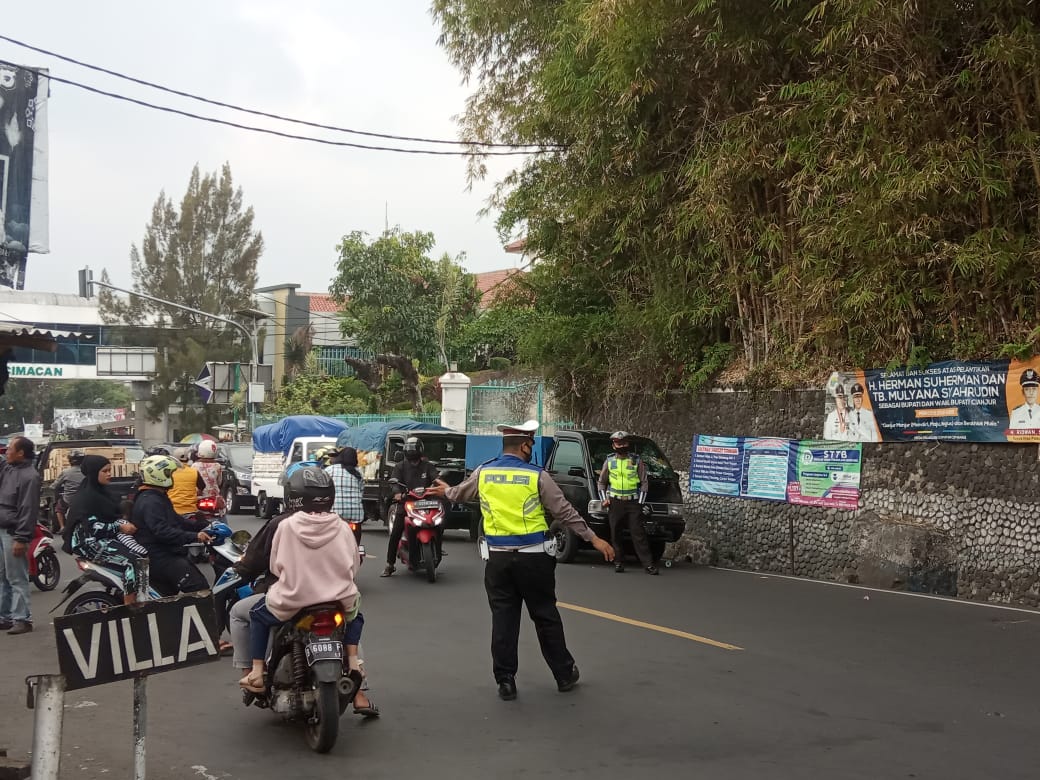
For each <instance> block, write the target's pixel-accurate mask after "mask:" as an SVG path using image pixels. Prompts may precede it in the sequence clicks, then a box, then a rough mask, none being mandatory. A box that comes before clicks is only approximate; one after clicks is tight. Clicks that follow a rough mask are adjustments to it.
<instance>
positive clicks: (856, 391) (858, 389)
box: [852, 382, 863, 395]
mask: <svg viewBox="0 0 1040 780" xmlns="http://www.w3.org/2000/svg"><path fill="white" fill-rule="evenodd" d="M852 395H863V385H861V384H860V383H859V382H856V384H854V385H853V386H852Z"/></svg>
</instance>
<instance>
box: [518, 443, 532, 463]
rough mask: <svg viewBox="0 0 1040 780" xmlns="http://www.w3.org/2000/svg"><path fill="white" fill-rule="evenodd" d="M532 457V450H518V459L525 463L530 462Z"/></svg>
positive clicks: (530, 448)
mask: <svg viewBox="0 0 1040 780" xmlns="http://www.w3.org/2000/svg"><path fill="white" fill-rule="evenodd" d="M532 455H534V448H532V447H528V448H527V450H520V457H521V458H522V459H523V460H524V461H525V462H527V463H530V462H531V456H532Z"/></svg>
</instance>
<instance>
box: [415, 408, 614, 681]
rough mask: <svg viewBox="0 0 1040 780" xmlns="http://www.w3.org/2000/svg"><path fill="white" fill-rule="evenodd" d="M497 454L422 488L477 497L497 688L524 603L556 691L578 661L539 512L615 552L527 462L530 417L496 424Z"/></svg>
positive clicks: (506, 674)
mask: <svg viewBox="0 0 1040 780" xmlns="http://www.w3.org/2000/svg"><path fill="white" fill-rule="evenodd" d="M498 430H499V431H501V433H502V455H501V456H500V457H498V458H496V459H494V460H491V461H488V462H487V463H485V464H483V465H481V466H479V467H478V468H477V469H476V470H474V472H473V473H472V474H471V475H470V476H469V477H468V478H467V479H466V480H465V481H464V482H462V483H461V484H459V485H456V486H455V487H448V486H447V485H446V484H445V483H443V482H441V481H438V482H437V483H436V484H435V485H434V486H433V487H432V488H430V489H429V490H428V491H427V495H435V496H446V497H447V498H448V500H450V501H455V502H463V501H470V500H472V499H473V498H474V497H477V496H479V499H480V510H481V514H482V515H483V519H484V536H483V538H482V539H481V543H480V547H481V556H482V557H483V558H484V560H485V561H486V563H485V566H484V588H485V589H486V590H487V594H488V604H489V605H490V606H491V659H492V664H493V671H494V675H495V681H496V682H497V683H498V695H499V696H500V697H502V698H503V699H505V700H507V701H508V700H511V699H515V698H516V671H517V667H518V660H517V643H518V642H519V640H520V613H521V609H522V607H523V605H524V604H527V611H528V614H529V615H530V616H531V620H532V621H534V625H535V631H536V632H537V634H538V643H539V645H540V646H541V649H542V656H543V657H544V658H545V662H546V663H547V664H548V665H549V669H550V670H551V671H552V674H553V677H555V678H556V686H557V689H558V690H559V691H560V692H561V693H562V692H566V691H569V690H571V689H572V688H573V687H574V686H575V685H576V684H577V682H578V667H577V666H575V664H574V658H573V656H571V654H570V651H568V650H567V643H566V641H565V639H564V635H563V621H562V620H561V619H560V611H559V610H558V609H557V607H556V557H555V555H554V552H555V544H554V540H553V538H552V536H551V535H550V533H549V523H548V520H547V519H546V511H548V512H549V513H550V514H551V515H552V517H553V518H554V519H555V520H557V521H558V522H560V523H562V524H564V525H565V526H567V527H568V528H570V530H571V531H573V532H574V533H575V534H577V535H578V536H579V537H581V538H582V539H584V540H585V541H587V542H591V543H592V546H593V547H595V548H596V549H597V550H598V551H599V552H600V553H601V554H602V555H603V557H604V559H606V560H608V561H610V560H613V558H614V550H613V549H612V548H611V546H610V545H609V544H608V543H607V542H606V541H604V540H603V539H600V538H599V537H598V536H596V534H595V533H593V531H592V529H590V528H589V527H588V525H587V524H586V523H585V521H584V520H583V519H582V517H581V515H579V514H578V513H577V512H576V511H575V509H574V507H573V506H571V504H570V502H569V501H567V499H566V498H565V497H564V495H563V493H562V492H561V491H560V488H559V486H558V485H557V484H556V483H555V482H553V480H552V478H550V477H549V475H548V474H546V473H545V472H544V471H543V470H542V469H541V468H539V467H538V466H535V465H533V464H532V463H531V456H532V454H533V452H534V433H535V431H536V430H538V421H537V420H528V421H527V422H526V423H523V424H522V425H515V426H506V425H499V426H498Z"/></svg>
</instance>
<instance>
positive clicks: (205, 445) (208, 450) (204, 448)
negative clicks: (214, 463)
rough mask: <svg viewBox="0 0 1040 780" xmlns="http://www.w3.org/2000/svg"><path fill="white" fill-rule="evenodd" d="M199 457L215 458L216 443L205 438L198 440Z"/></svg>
mask: <svg viewBox="0 0 1040 780" xmlns="http://www.w3.org/2000/svg"><path fill="white" fill-rule="evenodd" d="M199 457H200V458H215V457H217V443H216V442H213V441H210V440H209V439H206V441H203V442H199Z"/></svg>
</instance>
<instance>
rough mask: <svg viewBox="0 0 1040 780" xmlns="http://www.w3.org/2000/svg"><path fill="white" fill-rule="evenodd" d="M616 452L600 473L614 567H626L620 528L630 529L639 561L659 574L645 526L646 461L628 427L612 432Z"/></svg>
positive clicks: (616, 568)
mask: <svg viewBox="0 0 1040 780" xmlns="http://www.w3.org/2000/svg"><path fill="white" fill-rule="evenodd" d="M610 443H611V445H612V446H613V448H614V454H613V455H610V456H608V457H607V459H606V461H605V462H604V463H603V470H602V471H601V472H600V475H599V492H600V496H601V498H602V499H603V505H604V506H605V507H607V519H608V521H609V523H610V541H611V542H613V544H614V571H616V572H618V573H619V574H620V573H621V572H623V571H624V570H625V564H624V560H625V557H624V553H623V552H622V551H621V531H622V529H624V528H627V529H628V533H629V536H631V537H632V546H633V547H634V548H635V550H636V555H637V556H639V563H640V564H642V566H643V569H644V570H645V571H646V573H647V574H657V567H656V566H654V559H653V556H652V555H651V554H650V542H649V541H647V538H646V529H645V528H643V515H642V511H643V504H644V503H645V502H646V464H645V463H643V459H642V458H640V457H639V456H638V455H636V454H634V453H633V452H632V451H631V450H632V442H631V440H630V439H629V435H628V434H627V433H626V432H625V431H614V433H612V434H610Z"/></svg>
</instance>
